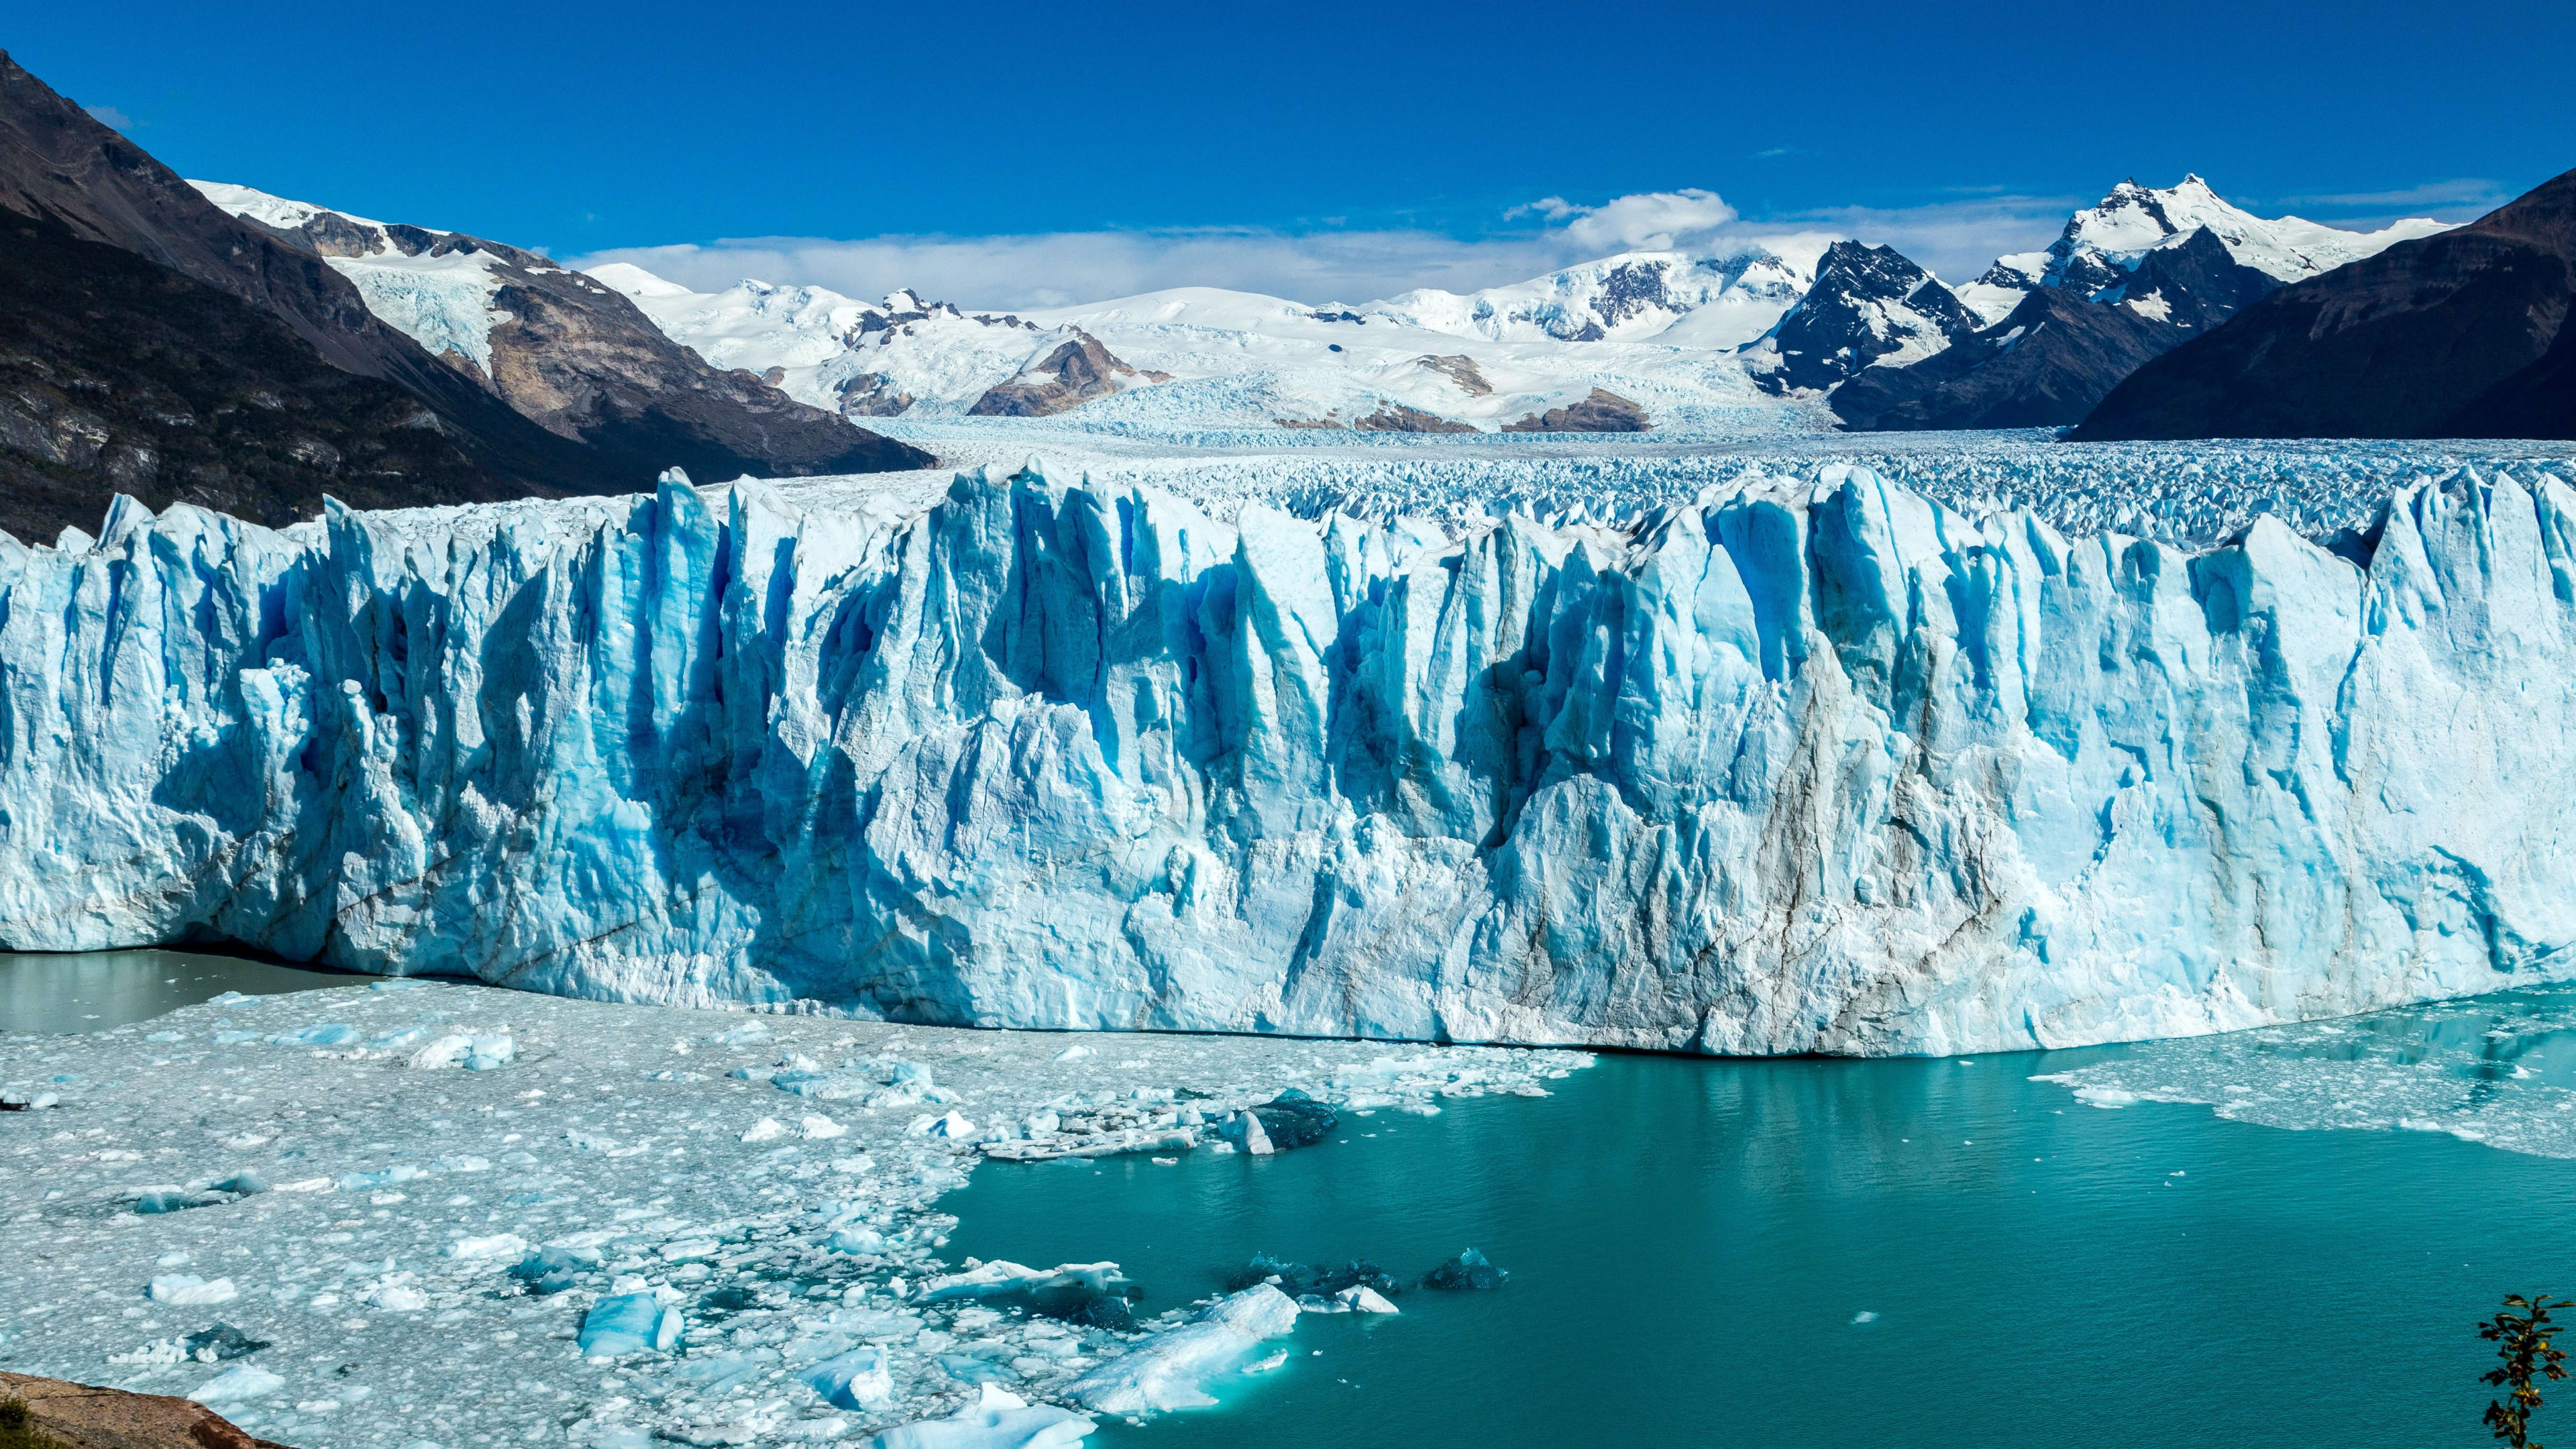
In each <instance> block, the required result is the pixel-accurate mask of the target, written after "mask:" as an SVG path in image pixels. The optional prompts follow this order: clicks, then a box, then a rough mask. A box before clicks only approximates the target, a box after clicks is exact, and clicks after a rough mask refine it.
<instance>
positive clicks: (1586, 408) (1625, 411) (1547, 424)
mask: <svg viewBox="0 0 2576 1449" xmlns="http://www.w3.org/2000/svg"><path fill="white" fill-rule="evenodd" d="M1654 425H1655V423H1654V420H1653V419H1652V418H1649V417H1647V416H1646V410H1645V409H1644V408H1641V407H1639V406H1637V405H1636V404H1635V403H1633V402H1630V401H1628V400H1627V399H1626V398H1624V397H1621V396H1619V395H1618V394H1617V393H1615V392H1605V391H1603V390H1602V389H1600V388H1597V387H1596V388H1594V389H1593V390H1592V391H1591V393H1590V395H1588V396H1586V397H1585V398H1583V399H1582V400H1581V401H1579V402H1572V403H1568V404H1566V405H1565V406H1564V407H1561V408H1549V409H1548V410H1547V411H1546V412H1543V413H1531V414H1530V415H1528V416H1527V417H1524V418H1522V419H1521V420H1520V421H1518V422H1514V423H1505V424H1503V429H1502V430H1503V431H1504V432H1506V433H1642V432H1645V431H1646V430H1647V429H1649V428H1652V427H1653V426H1654Z"/></svg>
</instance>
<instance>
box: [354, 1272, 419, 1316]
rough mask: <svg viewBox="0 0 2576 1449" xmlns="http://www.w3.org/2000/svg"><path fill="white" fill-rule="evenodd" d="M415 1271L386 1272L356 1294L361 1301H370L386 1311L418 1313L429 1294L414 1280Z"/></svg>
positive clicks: (416, 1276) (415, 1277)
mask: <svg viewBox="0 0 2576 1449" xmlns="http://www.w3.org/2000/svg"><path fill="white" fill-rule="evenodd" d="M419 1276H420V1275H419V1274H417V1273H409V1272H402V1273H388V1274H386V1275H385V1276H384V1277H383V1278H381V1279H378V1280H377V1281H376V1283H375V1285H374V1286H372V1287H370V1288H368V1289H366V1290H365V1291H363V1292H361V1293H360V1294H359V1295H358V1301H359V1302H361V1303H372V1304H374V1305H375V1306H377V1307H378V1308H381V1309H383V1310H384V1311H386V1312H387V1313H418V1312H420V1311H421V1310H422V1309H424V1308H427V1307H428V1306H429V1294H428V1293H426V1292H424V1291H423V1290H422V1289H421V1287H420V1286H419V1284H418V1283H417V1282H416V1281H415V1280H416V1279H417V1278H418V1277H419Z"/></svg>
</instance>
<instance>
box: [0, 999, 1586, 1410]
mask: <svg viewBox="0 0 2576 1449" xmlns="http://www.w3.org/2000/svg"><path fill="white" fill-rule="evenodd" d="M393 986H394V983H380V984H379V986H378V987H373V988H370V987H356V986H352V987H344V988H338V989H331V990H319V991H309V992H299V993H296V994H293V995H288V996H276V997H247V996H240V995H227V996H224V997H220V998H217V999H216V1000H214V1001H212V1002H208V1003H206V1004H204V1005H202V1006H197V1007H191V1008H188V1009H185V1010H181V1011H178V1012H174V1013H172V1014H170V1015H168V1016H165V1017H161V1018H158V1019H155V1020H153V1021H150V1022H147V1023H142V1024H138V1025H135V1026H130V1027H120V1028H117V1029H116V1030H113V1031H109V1032H103V1033H99V1034H96V1035H92V1036H85V1037H54V1036H23V1035H22V1036H15V1037H8V1038H5V1039H0V1092H5V1093H6V1094H7V1097H8V1100H9V1102H10V1103H11V1104H12V1106H13V1107H15V1108H16V1110H13V1111H11V1112H9V1113H8V1114H7V1115H6V1116H0V1204H5V1207H0V1212H5V1214H6V1218H7V1221H6V1223H5V1231H6V1232H7V1234H8V1236H9V1242H10V1245H11V1251H10V1252H9V1253H7V1254H6V1255H5V1256H0V1367H5V1368H8V1369H10V1370H12V1371H18V1372H28V1373H40V1374H48V1375H54V1376H59V1377H65V1378H71V1379H78V1380H82V1381H85V1382H91V1383H108V1384H114V1385H117V1386H119V1387H124V1388H131V1389H136V1390H141V1391H146V1392H152V1393H164V1394H175V1395H180V1396H190V1397H195V1398H197V1399H198V1400H200V1401H201V1402H205V1403H208V1404H212V1405H215V1406H217V1407H218V1408H220V1409H221V1411H222V1412H223V1413H225V1414H226V1415H227V1416H228V1417H230V1418H232V1419H233V1420H234V1421H235V1422H237V1423H240V1424H242V1425H244V1426H245V1427H247V1428H250V1429H252V1430H253V1431H254V1432H255V1433H257V1434H258V1435H259V1436H260V1437H262V1438H266V1439H272V1440H276V1441H280V1442H285V1443H292V1444H295V1445H297V1446H299V1449H421V1446H423V1445H431V1446H437V1449H464V1446H467V1445H480V1444H489V1443H502V1442H508V1443H529V1444H558V1445H568V1446H574V1449H647V1446H648V1445H651V1444H653V1443H655V1442H657V1441H659V1442H662V1443H670V1442H678V1443H684V1444H689V1445H695V1446H699V1449H712V1446H717V1445H747V1444H752V1443H755V1442H757V1443H778V1444H795V1443H816V1442H823V1441H831V1440H847V1441H849V1442H850V1443H852V1444H858V1443H862V1442H872V1443H874V1444H876V1445H879V1446H882V1449H901V1446H914V1449H937V1446H976V1449H983V1446H1001V1445H1008V1446H1040V1449H1043V1446H1061V1445H1068V1444H1072V1443H1075V1442H1077V1441H1079V1440H1080V1439H1082V1438H1083V1436H1084V1435H1086V1434H1088V1433H1089V1432H1090V1431H1091V1429H1092V1427H1093V1423H1094V1419H1093V1416H1094V1415H1096V1414H1101V1413H1110V1414H1119V1415H1134V1414H1140V1413H1148V1412H1153V1411H1157V1410H1160V1409H1166V1408H1174V1407H1180V1406H1185V1405H1200V1404H1205V1403H1208V1402H1212V1401H1213V1400H1214V1399H1215V1398H1216V1394H1215V1393H1212V1392H1211V1390H1212V1389H1219V1388H1221V1387H1222V1384H1223V1383H1224V1382H1226V1381H1230V1380H1232V1379H1235V1378H1237V1377H1239V1376H1240V1375H1242V1374H1243V1373H1245V1372H1249V1371H1254V1370H1257V1369H1259V1368H1260V1367H1261V1365H1262V1354H1263V1353H1265V1352H1268V1353H1274V1354H1275V1353H1276V1352H1277V1350H1276V1349H1275V1348H1272V1349H1265V1348H1264V1344H1265V1343H1266V1342H1267V1341H1268V1340H1271V1339H1275V1338H1278V1337H1280V1336H1281V1335H1283V1334H1288V1333H1290V1332H1292V1331H1293V1328H1294V1325H1295V1323H1296V1321H1297V1319H1298V1317H1299V1315H1300V1313H1301V1311H1305V1312H1317V1311H1321V1312H1332V1311H1345V1312H1350V1311H1356V1312H1380V1313H1383V1312H1387V1311H1389V1310H1391V1309H1392V1308H1393V1306H1394V1305H1392V1304H1391V1303H1388V1302H1386V1300H1385V1299H1384V1298H1383V1297H1382V1296H1380V1295H1379V1294H1378V1293H1377V1292H1376V1290H1375V1287H1374V1286H1371V1285H1372V1284H1373V1283H1375V1282H1376V1281H1377V1280H1375V1279H1372V1280H1369V1281H1367V1282H1361V1281H1357V1280H1353V1281H1350V1282H1344V1281H1342V1280H1339V1279H1336V1280H1333V1281H1332V1282H1330V1283H1329V1284H1323V1283H1321V1280H1318V1282H1317V1283H1308V1282H1306V1281H1304V1280H1303V1279H1299V1280H1298V1281H1296V1282H1295V1283H1293V1284H1292V1286H1294V1287H1296V1288H1298V1290H1299V1291H1300V1292H1302V1293H1304V1297H1303V1298H1292V1297H1291V1296H1290V1295H1289V1294H1287V1293H1284V1292H1282V1291H1281V1289H1280V1288H1279V1287H1278V1286H1276V1282H1277V1281H1287V1280H1274V1281H1258V1282H1254V1283H1253V1284H1251V1285H1250V1286H1249V1287H1243V1288H1241V1289H1240V1290H1239V1291H1236V1292H1234V1293H1232V1294H1230V1295H1229V1296H1226V1297H1224V1298H1222V1299H1218V1300H1213V1301H1210V1302H1202V1303H1196V1304H1191V1303H1180V1302H1173V1301H1168V1300H1166V1299H1158V1298H1157V1297H1156V1296H1155V1289H1156V1285H1154V1284H1150V1283H1146V1284H1138V1283H1132V1282H1130V1281H1129V1280H1128V1279H1127V1277H1126V1275H1125V1274H1124V1273H1123V1272H1122V1271H1121V1269H1120V1268H1119V1266H1118V1265H1117V1264H1116V1263H1114V1262H1093V1263H1068V1264H1056V1265H1040V1266H1025V1265H1020V1264H1013V1263H1003V1262H993V1263H985V1262H978V1261H976V1260H973V1259H968V1260H966V1261H964V1262H962V1263H957V1262H949V1261H946V1260H944V1259H943V1258H942V1257H941V1255H940V1248H941V1247H942V1246H943V1245H944V1244H945V1243H946V1241H947V1233H948V1230H949V1228H950V1227H952V1226H953V1225H954V1223H955V1219H954V1218H953V1217H951V1216H949V1215H947V1214H944V1213H942V1212H939V1211H938V1210H937V1207H936V1202H937V1199H938V1198H939V1197H940V1195H941V1194H942V1193H944V1192H946V1191H948V1190H949V1189H951V1188H954V1187H957V1186H960V1185H962V1184H963V1183H964V1182H965V1181H966V1176H967V1173H968V1172H969V1171H970V1170H972V1169H973V1168H974V1166H975V1164H976V1163H978V1162H979V1161H981V1160H983V1159H984V1158H987V1157H990V1158H993V1159H996V1162H995V1165H993V1166H991V1167H989V1168H986V1169H985V1170H987V1171H996V1172H1010V1171H1021V1170H1026V1169H1021V1168H1017V1167H1013V1166H1009V1165H1007V1162H1008V1160H1009V1159H1012V1158H1032V1159H1037V1160H1045V1159H1049V1158H1058V1157H1061V1158H1084V1157H1097V1156H1102V1155H1108V1154H1112V1153H1119V1152H1154V1153H1160V1154H1164V1155H1167V1156H1169V1155H1177V1154H1180V1153H1184V1152H1190V1151H1201V1152H1210V1153H1214V1152H1218V1151H1220V1150H1223V1149H1226V1148H1230V1147H1235V1146H1236V1144H1235V1143H1232V1142H1228V1141H1226V1140H1225V1138H1224V1137H1223V1135H1222V1133H1221V1131H1220V1128H1221V1126H1222V1124H1224V1123H1226V1122H1228V1121H1241V1122H1247V1123H1251V1124H1255V1125H1259V1124H1262V1123H1265V1122H1266V1123H1269V1124H1270V1126H1269V1128H1268V1132H1269V1134H1270V1135H1273V1136H1275V1137H1276V1138H1278V1139H1280V1140H1282V1141H1294V1142H1297V1143H1303V1144H1305V1145H1309V1146H1321V1145H1324V1144H1325V1143H1326V1142H1328V1141H1329V1140H1331V1136H1332V1134H1333V1133H1334V1132H1335V1131H1336V1127H1337V1124H1338V1123H1339V1122H1340V1121H1341V1120H1342V1117H1343V1115H1344V1114H1347V1113H1352V1112H1371V1111H1375V1110H1379V1109H1381V1108H1393V1109H1400V1110H1407V1111H1413V1112H1423V1113H1428V1112H1436V1111H1438V1110H1439V1103H1440V1102H1441V1101H1442V1100H1444V1099H1450V1098H1456V1097H1460V1096H1477V1095H1484V1094H1489V1093H1501V1094H1510V1093H1544V1092H1545V1090H1546V1087H1545V1083H1546V1082H1547V1081H1548V1080H1549V1079H1550V1078H1555V1077H1562V1076H1564V1075H1565V1074H1566V1073H1568V1072H1570V1071H1573V1070H1576V1069H1578V1068H1580V1067H1582V1066H1584V1065H1585V1064H1587V1063H1588V1062H1589V1060H1590V1058H1589V1057H1587V1056H1586V1055H1584V1054H1582V1053H1579V1052H1565V1051H1513V1050H1505V1049H1497V1048H1435V1049H1425V1050H1407V1051H1405V1052H1402V1053H1400V1054H1397V1053H1390V1052H1389V1051H1388V1050H1387V1048H1386V1047H1385V1046H1384V1045H1383V1044H1371V1043H1361V1042H1314V1041H1300V1040H1285V1039H1265V1038H1255V1037H1165V1038H1149V1039H1141V1040H1128V1041H1122V1042H1120V1043H1119V1045H1118V1046H1117V1047H1116V1048H1115V1049H1114V1050H1095V1049H1085V1050H1083V1051H1080V1052H1076V1051H1072V1050H1070V1049H1068V1048H1067V1047H1066V1045H1065V1044H1064V1042H1063V1039H1062V1038H1061V1037H1057V1036H1045V1035H1036V1034H1024V1033H1009V1032H982V1031H971V1030H961V1029H946V1028H926V1027H908V1026H898V1025H888V1024H884V1023H877V1022H859V1021H849V1020H841V1019H836V1018H830V1017H822V1016H794V1015H764V1016H746V1015H743V1014H728V1013H718V1012H703V1011H689V1010H682V1009H675V1008H664V1007H646V1006H631V1005H615V1004H610V1003H604V1002H594V1001H583V1000H576V999H566V998H555V997H540V996H530V995H523V994H518V993H513V992H508V991H502V990H497V989H493V988H489V987H483V986H479V985H461V984H447V983H436V984H421V983H403V984H402V985H401V986H399V987H396V988H395V989H384V988H386V987H393ZM425 1057H426V1058H427V1059H426V1060H424V1058H425ZM39 1088H41V1090H38V1089H39ZM826 1104H828V1107H827V1106H826ZM1237 1150H1240V1149H1239V1148H1237ZM1272 1266H1277V1265H1272ZM1289 1266H1290V1267H1291V1268H1292V1269H1293V1265H1289ZM1257 1276H1258V1277H1261V1278H1273V1277H1274V1275H1273V1274H1271V1273H1270V1271H1269V1270H1268V1269H1266V1268H1265V1269H1264V1270H1263V1272H1262V1273H1261V1274H1259V1275H1257ZM1293 1276H1295V1275H1294V1274H1293V1272H1292V1277H1293ZM1346 1276H1347V1275H1346ZM1388 1281H1391V1280H1388ZM1316 1286H1328V1287H1330V1288H1332V1289H1335V1290H1337V1291H1336V1292H1335V1293H1334V1294H1333V1295H1332V1296H1325V1295H1323V1294H1320V1293H1315V1292H1306V1291H1305V1290H1306V1289H1308V1288H1310V1287H1316Z"/></svg>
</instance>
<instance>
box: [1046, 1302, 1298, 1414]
mask: <svg viewBox="0 0 2576 1449" xmlns="http://www.w3.org/2000/svg"><path fill="white" fill-rule="evenodd" d="M1296 1326H1297V1304H1296V1302H1295V1301H1294V1300H1292V1299H1291V1298H1289V1296H1288V1295H1287V1294H1285V1293H1282V1292H1280V1291H1279V1290H1278V1289H1276V1288H1273V1287H1271V1286H1270V1285H1269V1284H1267V1283H1262V1284H1257V1285H1255V1286H1253V1287H1250V1288H1246V1289H1244V1290H1243V1291H1242V1292H1240V1293H1236V1294H1232V1295H1229V1296H1227V1297H1225V1298H1221V1299H1219V1300H1217V1301H1216V1302H1215V1303H1214V1304H1212V1305H1210V1306H1209V1308H1208V1309H1207V1310H1206V1311H1205V1312H1203V1313H1201V1314H1200V1315H1199V1316H1198V1317H1196V1318H1194V1319H1192V1320H1190V1321H1189V1322H1187V1323H1184V1324H1182V1325H1180V1326H1179V1327H1177V1328H1167V1329H1165V1330H1163V1331H1162V1332H1160V1333H1157V1334H1155V1335H1153V1336H1152V1337H1150V1338H1147V1339H1145V1340H1144V1341H1143V1342H1141V1343H1139V1344H1137V1345H1136V1346H1135V1347H1134V1348H1131V1349H1129V1350H1128V1351H1127V1352H1126V1353H1125V1354H1123V1355H1121V1356H1119V1357H1117V1358H1113V1359H1111V1360H1109V1361H1108V1362H1106V1363H1104V1364H1101V1365H1100V1366H1099V1367H1097V1368H1095V1369H1093V1370H1092V1371H1091V1372H1089V1373H1087V1374H1084V1375H1083V1376H1082V1377H1081V1378H1079V1379H1076V1380H1074V1382H1073V1383H1072V1384H1071V1385H1069V1386H1068V1387H1067V1388H1066V1389H1065V1394H1066V1396H1067V1397H1069V1398H1071V1399H1073V1400H1074V1401H1075V1402H1076V1403H1079V1404H1082V1405H1083V1406H1084V1407H1086V1408H1091V1409H1096V1410H1098V1411H1100V1412H1101V1413H1104V1414H1143V1413H1151V1412H1153V1411H1155V1410H1159V1409H1189V1408H1200V1407H1204V1406H1206V1405H1209V1404H1213V1403H1215V1402H1216V1400H1215V1399H1214V1398H1212V1397H1210V1396H1209V1395H1208V1392H1207V1390H1206V1388H1205V1387H1204V1386H1205V1385H1206V1383H1207V1382H1208V1381H1209V1380H1211V1379H1213V1378H1215V1377H1216V1376H1217V1375H1219V1374H1222V1373H1225V1372H1227V1371H1229V1370H1231V1369H1233V1368H1235V1367H1237V1366H1238V1365H1240V1364H1241V1363H1242V1362H1243V1361H1244V1360H1245V1358H1246V1357H1247V1356H1248V1355H1249V1354H1250V1353H1251V1351H1252V1350H1253V1349H1254V1348H1255V1347H1256V1346H1258V1345H1259V1344H1260V1342H1261V1341H1262V1340H1263V1339H1265V1338H1276V1337H1278V1336H1279V1335H1281V1334H1284V1333H1286V1332H1288V1331H1289V1330H1291V1329H1293V1328H1295V1327H1296Z"/></svg>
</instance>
